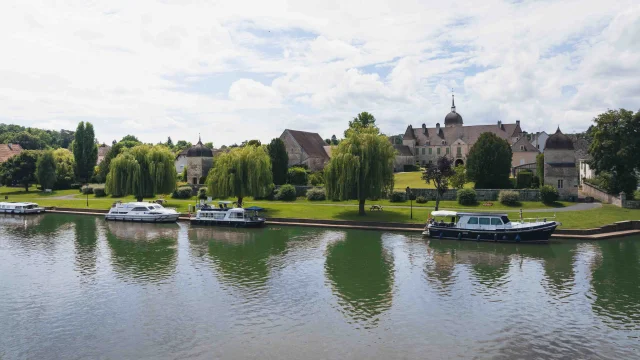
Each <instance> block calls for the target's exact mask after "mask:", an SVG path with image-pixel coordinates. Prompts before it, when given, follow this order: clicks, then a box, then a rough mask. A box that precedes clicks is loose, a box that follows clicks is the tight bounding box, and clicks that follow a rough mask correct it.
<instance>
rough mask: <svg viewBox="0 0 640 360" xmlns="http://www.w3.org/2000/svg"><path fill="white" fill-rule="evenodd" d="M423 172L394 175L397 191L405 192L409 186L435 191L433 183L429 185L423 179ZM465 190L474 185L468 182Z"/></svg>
mask: <svg viewBox="0 0 640 360" xmlns="http://www.w3.org/2000/svg"><path fill="white" fill-rule="evenodd" d="M421 176H422V172H420V171H413V172H403V173H396V174H394V175H393V181H394V185H393V187H394V188H395V189H401V190H404V189H406V188H407V186H409V187H411V188H414V189H434V188H435V187H434V186H433V184H432V183H429V184H427V183H426V182H425V181H424V180H422V179H421ZM464 187H465V188H473V183H472V182H468V183H466V184H465V185H464Z"/></svg>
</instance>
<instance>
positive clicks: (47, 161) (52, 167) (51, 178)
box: [36, 150, 56, 190]
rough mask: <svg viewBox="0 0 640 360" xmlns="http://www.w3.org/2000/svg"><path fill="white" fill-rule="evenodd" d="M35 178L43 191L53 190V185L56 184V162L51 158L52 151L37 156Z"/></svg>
mask: <svg viewBox="0 0 640 360" xmlns="http://www.w3.org/2000/svg"><path fill="white" fill-rule="evenodd" d="M36 178H37V180H38V184H40V187H41V188H42V189H43V190H44V189H53V185H54V184H55V183H56V161H55V159H54V158H53V151H51V150H49V151H45V152H43V153H42V154H40V156H38V160H37V161H36Z"/></svg>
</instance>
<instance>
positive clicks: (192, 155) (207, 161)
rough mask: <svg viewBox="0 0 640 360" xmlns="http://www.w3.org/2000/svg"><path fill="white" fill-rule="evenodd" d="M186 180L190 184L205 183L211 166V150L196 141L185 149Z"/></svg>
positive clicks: (199, 141) (199, 140)
mask: <svg viewBox="0 0 640 360" xmlns="http://www.w3.org/2000/svg"><path fill="white" fill-rule="evenodd" d="M186 157H187V178H186V179H187V182H188V183H189V184H190V185H194V186H197V185H202V184H204V183H205V180H206V177H207V175H208V174H209V170H211V168H212V167H213V150H211V149H209V148H208V147H206V146H204V145H203V144H202V140H201V139H200V138H198V143H197V144H195V145H194V146H192V147H190V148H189V149H188V150H187V155H186Z"/></svg>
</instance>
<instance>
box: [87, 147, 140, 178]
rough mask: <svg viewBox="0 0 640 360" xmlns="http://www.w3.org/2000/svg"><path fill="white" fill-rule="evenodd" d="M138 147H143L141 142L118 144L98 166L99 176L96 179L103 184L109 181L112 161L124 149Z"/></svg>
mask: <svg viewBox="0 0 640 360" xmlns="http://www.w3.org/2000/svg"><path fill="white" fill-rule="evenodd" d="M138 145H142V143H141V142H139V141H134V140H122V141H120V142H117V143H115V144H113V146H111V149H109V151H107V154H106V155H105V156H104V159H102V162H101V163H100V164H98V174H97V176H96V178H97V179H98V181H99V182H103V181H105V180H106V179H107V174H109V168H110V166H111V161H112V160H113V159H114V158H115V157H116V156H118V155H119V154H120V153H121V152H122V150H123V149H131V148H133V147H136V146H138Z"/></svg>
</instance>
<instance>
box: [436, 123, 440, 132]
mask: <svg viewBox="0 0 640 360" xmlns="http://www.w3.org/2000/svg"><path fill="white" fill-rule="evenodd" d="M436 132H437V133H438V134H439V133H440V123H436Z"/></svg>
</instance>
